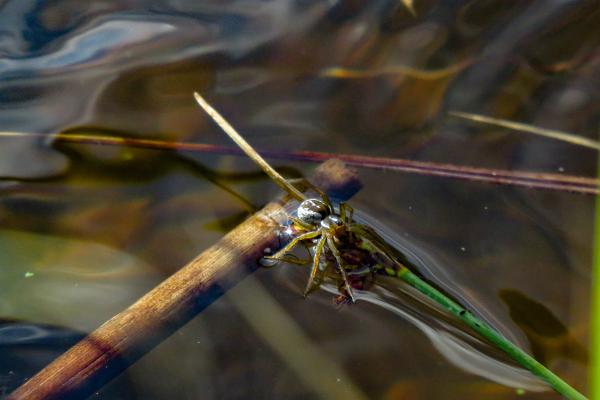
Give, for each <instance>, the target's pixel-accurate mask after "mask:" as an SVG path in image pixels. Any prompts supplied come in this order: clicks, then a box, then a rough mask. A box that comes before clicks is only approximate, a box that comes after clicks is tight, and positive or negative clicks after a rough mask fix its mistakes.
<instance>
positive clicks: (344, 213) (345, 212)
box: [340, 202, 354, 224]
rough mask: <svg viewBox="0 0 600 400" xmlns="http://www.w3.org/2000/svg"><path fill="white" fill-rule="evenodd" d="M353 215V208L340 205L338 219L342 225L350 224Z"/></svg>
mask: <svg viewBox="0 0 600 400" xmlns="http://www.w3.org/2000/svg"><path fill="white" fill-rule="evenodd" d="M353 215H354V208H352V207H350V205H349V204H347V203H343V202H342V203H340V218H341V219H342V221H343V222H344V223H346V224H351V223H352V216H353Z"/></svg>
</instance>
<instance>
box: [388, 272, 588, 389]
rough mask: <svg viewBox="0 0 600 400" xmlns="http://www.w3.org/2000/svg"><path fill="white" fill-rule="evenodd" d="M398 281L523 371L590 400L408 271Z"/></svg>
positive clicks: (399, 276) (400, 274) (401, 273)
mask: <svg viewBox="0 0 600 400" xmlns="http://www.w3.org/2000/svg"><path fill="white" fill-rule="evenodd" d="M397 277H398V278H400V279H402V280H403V281H404V282H406V283H408V284H409V285H410V286H412V287H414V288H415V289H417V290H418V291H419V292H421V293H423V294H424V295H425V296H427V297H428V298H430V299H431V300H433V301H435V302H436V303H437V304H438V305H440V306H441V307H443V308H444V309H445V310H446V311H449V312H450V313H451V314H453V315H455V316H456V317H457V318H458V319H460V320H461V321H462V322H464V323H465V324H467V325H468V326H470V327H471V328H472V329H473V330H474V331H475V332H477V333H478V334H480V335H481V336H483V337H484V338H486V339H487V340H489V341H490V342H491V343H492V344H493V345H494V346H496V347H497V348H499V349H501V350H502V351H504V352H505V353H506V354H508V355H509V356H510V357H511V358H512V359H514V360H515V361H516V362H518V363H519V364H520V365H521V366H522V367H524V368H526V369H528V370H529V371H531V372H532V373H533V374H535V375H537V376H539V377H540V378H542V379H543V380H544V381H546V382H547V383H548V384H549V385H550V386H552V388H553V389H554V390H556V391H557V392H558V393H560V394H561V395H563V396H564V397H565V398H567V399H570V400H586V397H585V396H584V395H582V394H581V393H579V392H578V391H577V390H575V389H574V388H573V387H571V386H570V385H569V384H568V383H566V382H565V381H563V380H562V379H561V378H560V377H558V376H557V375H555V374H554V373H553V372H552V371H550V370H549V369H548V368H546V367H544V366H543V365H542V364H540V363H539V362H538V361H536V360H535V359H534V358H533V357H531V356H530V355H529V354H527V353H525V352H524V351H523V350H521V349H520V348H519V347H517V346H515V345H514V344H512V343H511V342H510V341H509V340H508V339H506V338H505V337H503V336H502V335H501V334H500V333H498V332H497V331H496V330H494V329H493V328H492V327H491V326H489V325H488V324H486V323H485V322H484V321H482V320H480V319H479V318H477V317H476V316H475V315H473V314H472V313H470V312H469V311H467V310H466V309H465V308H464V307H462V306H461V305H459V304H458V303H456V302H455V301H453V300H451V299H449V298H448V297H447V296H446V295H444V294H443V293H442V292H440V291H439V290H437V289H436V288H434V287H433V286H431V285H430V284H428V283H427V282H425V281H424V280H422V279H421V278H419V277H418V276H417V275H415V274H413V273H412V272H411V271H410V270H409V269H408V268H406V267H402V268H401V269H400V270H399V271H398V273H397Z"/></svg>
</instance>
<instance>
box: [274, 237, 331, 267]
mask: <svg viewBox="0 0 600 400" xmlns="http://www.w3.org/2000/svg"><path fill="white" fill-rule="evenodd" d="M320 234H321V232H320V231H318V230H316V231H311V232H307V233H304V234H302V235H300V236H298V237H295V238H294V239H292V241H291V242H289V243H288V244H287V245H286V246H285V247H284V248H282V249H281V250H279V251H278V252H277V253H275V254H273V255H272V256H265V257H264V258H265V259H267V260H277V261H285V262H288V261H289V258H286V256H289V255H288V254H287V253H289V252H290V251H292V250H293V249H294V247H296V245H298V244H299V243H300V242H301V241H303V240H308V239H313V238H315V237H317V236H319V235H320ZM292 263H294V264H296V263H297V262H293V261H292ZM304 264H306V263H303V264H302V265H304Z"/></svg>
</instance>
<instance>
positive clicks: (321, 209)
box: [298, 199, 330, 225]
mask: <svg viewBox="0 0 600 400" xmlns="http://www.w3.org/2000/svg"><path fill="white" fill-rule="evenodd" d="M329 214H330V211H329V207H328V206H327V204H325V203H324V202H322V201H321V200H319V199H307V200H304V201H303V202H302V203H300V206H299V207H298V219H300V221H302V222H305V223H307V224H311V225H316V224H318V223H320V222H321V221H322V220H323V219H324V218H326V217H327V216H328V215H329Z"/></svg>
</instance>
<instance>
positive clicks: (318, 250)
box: [304, 234, 327, 297]
mask: <svg viewBox="0 0 600 400" xmlns="http://www.w3.org/2000/svg"><path fill="white" fill-rule="evenodd" d="M325 243H327V236H326V235H324V234H321V238H320V239H319V242H318V243H317V247H316V248H315V255H314V256H313V264H312V268H311V270H310V277H309V278H308V283H307V284H306V289H304V297H306V296H308V295H309V293H310V292H311V291H313V290H314V289H316V288H318V287H319V285H318V284H317V285H315V284H314V282H315V278H316V277H317V273H318V272H319V264H320V263H321V254H323V250H324V249H325Z"/></svg>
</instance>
